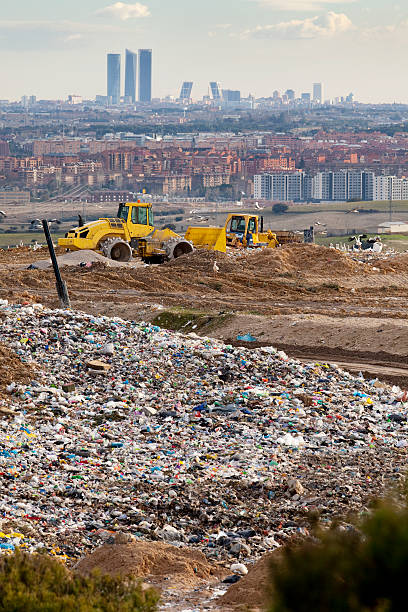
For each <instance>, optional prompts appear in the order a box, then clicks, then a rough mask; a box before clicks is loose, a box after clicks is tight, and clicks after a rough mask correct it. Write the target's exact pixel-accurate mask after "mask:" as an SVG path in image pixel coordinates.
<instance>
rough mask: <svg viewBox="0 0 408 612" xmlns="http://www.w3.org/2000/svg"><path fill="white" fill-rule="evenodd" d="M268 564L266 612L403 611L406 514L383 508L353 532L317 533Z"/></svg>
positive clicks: (407, 543) (407, 561) (407, 544)
mask: <svg viewBox="0 0 408 612" xmlns="http://www.w3.org/2000/svg"><path fill="white" fill-rule="evenodd" d="M315 535H316V538H315V539H314V541H310V542H306V543H304V544H302V545H299V546H294V547H292V548H288V549H286V550H285V551H284V552H283V553H282V556H281V558H280V559H276V560H275V561H274V562H273V563H272V568H271V576H272V580H271V582H272V588H271V599H272V604H271V607H270V612H311V611H313V612H327V611H328V610H330V612H369V611H371V612H403V611H405V610H407V609H408V602H407V593H406V590H405V580H406V568H407V567H408V510H407V508H406V507H405V508H403V509H400V508H396V507H394V506H393V505H391V504H389V503H382V504H381V505H379V506H378V507H377V508H376V510H374V511H373V512H372V514H370V515H369V516H368V517H367V518H365V519H364V520H363V521H362V522H360V523H359V524H357V526H356V528H349V529H347V530H340V529H338V528H333V529H331V530H328V531H325V532H323V531H318V532H317V533H316V534H315Z"/></svg>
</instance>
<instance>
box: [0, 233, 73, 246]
mask: <svg viewBox="0 0 408 612" xmlns="http://www.w3.org/2000/svg"><path fill="white" fill-rule="evenodd" d="M63 235H64V234H63V233H61V232H52V237H53V239H54V242H56V240H57V239H58V238H62V236H63ZM35 241H37V242H38V243H40V244H45V236H44V233H43V232H21V233H16V234H0V248H4V247H8V246H15V245H17V244H20V243H21V242H22V243H23V244H24V245H29V244H32V243H34V242H35Z"/></svg>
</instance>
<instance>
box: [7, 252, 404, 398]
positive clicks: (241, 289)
mask: <svg viewBox="0 0 408 612" xmlns="http://www.w3.org/2000/svg"><path fill="white" fill-rule="evenodd" d="M45 258H46V253H45V252H44V250H43V249H41V250H39V251H35V252H33V251H31V250H30V249H28V248H21V249H15V250H10V251H3V252H0V297H1V298H7V299H9V300H10V301H15V302H19V301H20V302H21V301H28V302H33V301H39V302H42V303H44V304H46V305H48V306H51V307H56V306H58V305H59V302H58V298H57V295H56V290H55V278H54V274H53V271H52V270H51V269H49V270H35V269H34V270H32V269H31V270H28V269H26V268H27V267H28V266H29V264H30V263H33V262H34V263H35V261H38V260H41V259H45ZM215 261H216V262H217V266H218V268H219V272H214V262H215ZM21 268H23V269H21ZM62 273H63V277H64V279H65V280H66V282H67V284H68V289H69V293H70V297H71V303H72V305H73V307H75V308H78V309H80V310H84V311H86V312H91V313H93V314H107V315H111V316H121V317H123V318H129V319H134V320H141V319H143V320H149V321H155V322H156V323H158V324H160V325H162V326H169V327H173V328H176V329H177V325H174V324H176V323H177V321H174V320H173V322H171V321H170V319H171V318H173V319H174V316H175V313H178V318H179V320H180V323H182V325H180V327H179V328H183V329H184V330H185V331H196V332H198V333H201V334H204V335H212V336H217V337H220V338H222V339H224V340H225V341H226V342H230V343H236V342H237V336H238V335H242V334H246V333H250V334H251V335H252V336H253V337H255V338H256V341H257V342H256V343H255V344H252V346H259V345H265V344H273V345H274V346H277V347H278V348H282V349H284V350H286V351H287V352H288V353H289V354H290V355H293V356H296V357H300V358H303V359H319V360H330V361H341V362H342V363H345V364H347V363H349V364H353V363H355V364H362V365H366V366H370V367H371V366H373V367H375V366H379V367H380V366H381V367H382V368H383V370H382V371H381V374H382V376H383V377H384V378H385V379H386V380H391V381H399V382H401V383H402V384H404V385H405V386H408V379H407V369H408V333H407V332H408V313H407V310H406V304H407V298H408V254H407V253H402V254H400V255H393V256H388V255H384V254H382V255H379V256H372V255H371V256H370V255H362V256H361V255H358V256H356V255H353V254H351V255H347V254H345V253H342V252H340V251H337V250H334V249H329V248H326V247H323V246H316V245H289V246H286V247H283V248H280V249H276V250H262V251H253V252H247V253H245V252H242V251H231V252H229V253H228V254H226V255H224V254H220V253H213V252H207V251H196V252H195V253H193V254H192V255H188V256H184V257H181V258H179V259H177V260H175V261H172V262H169V263H167V264H164V265H162V266H138V267H136V268H129V267H121V268H110V267H107V266H105V265H104V263H103V262H96V263H93V264H92V266H91V267H79V266H78V265H75V266H70V267H69V266H68V267H65V268H64V269H63V271H62ZM167 313H172V317H169V316H167ZM190 315H191V316H190ZM158 317H160V318H159V319H158ZM384 368H385V370H384ZM387 368H390V371H389V372H388V374H387V371H386V369H387ZM391 369H392V370H395V369H397V372H395V371H391ZM367 372H368V369H367ZM371 373H372V375H375V373H376V371H375V368H374V370H372V369H371ZM388 375H389V376H388Z"/></svg>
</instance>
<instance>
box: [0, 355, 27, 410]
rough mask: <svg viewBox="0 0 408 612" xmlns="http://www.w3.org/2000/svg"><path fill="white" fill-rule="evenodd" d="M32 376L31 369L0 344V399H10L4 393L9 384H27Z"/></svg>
mask: <svg viewBox="0 0 408 612" xmlns="http://www.w3.org/2000/svg"><path fill="white" fill-rule="evenodd" d="M33 376H34V369H33V367H32V366H31V365H29V364H27V363H23V362H22V361H21V360H20V359H19V357H18V355H16V353H14V351H12V350H11V349H10V348H8V347H7V346H6V345H5V344H2V343H0V398H3V399H4V398H5V399H10V396H9V395H8V394H7V392H6V387H7V385H9V384H10V383H12V382H16V383H21V384H27V383H29V382H30V381H31V380H32V379H33Z"/></svg>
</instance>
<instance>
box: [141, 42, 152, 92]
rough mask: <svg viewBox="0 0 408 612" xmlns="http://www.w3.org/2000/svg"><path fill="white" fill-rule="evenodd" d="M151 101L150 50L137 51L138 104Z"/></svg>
mask: <svg viewBox="0 0 408 612" xmlns="http://www.w3.org/2000/svg"><path fill="white" fill-rule="evenodd" d="M151 101H152V50H151V49H139V102H151Z"/></svg>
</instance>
